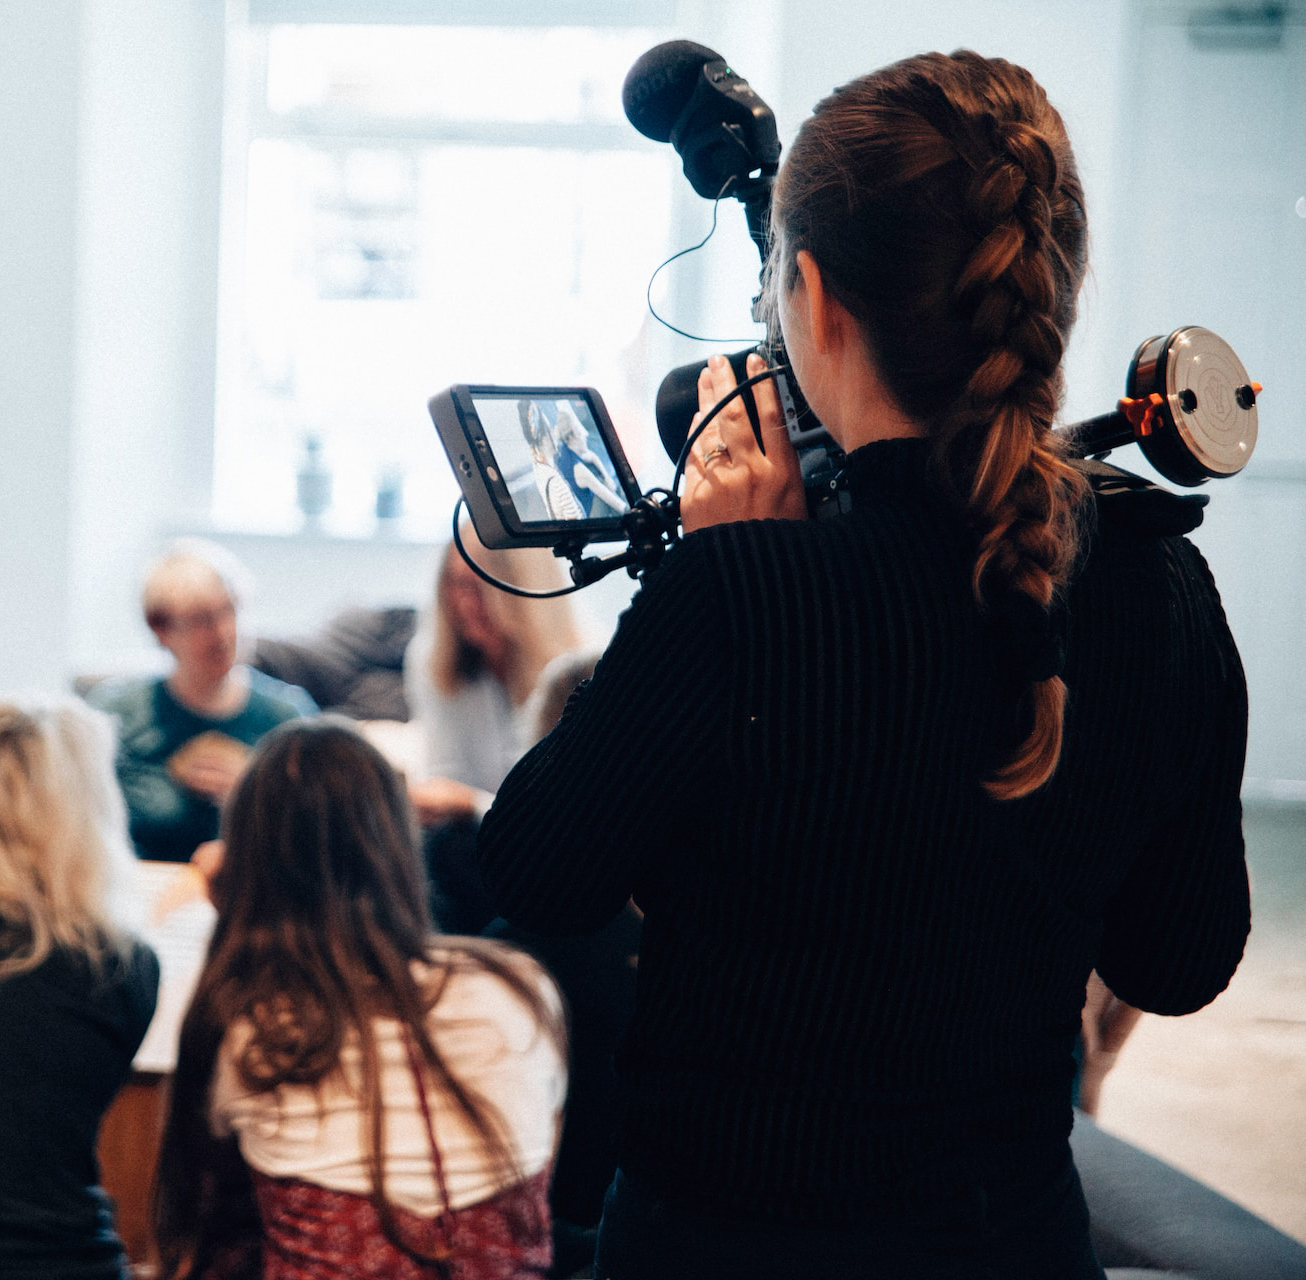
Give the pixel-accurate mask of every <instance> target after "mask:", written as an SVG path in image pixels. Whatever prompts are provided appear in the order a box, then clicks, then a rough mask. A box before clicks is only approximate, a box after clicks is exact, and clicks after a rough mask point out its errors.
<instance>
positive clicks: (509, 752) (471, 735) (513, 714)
mask: <svg viewBox="0 0 1306 1280" xmlns="http://www.w3.org/2000/svg"><path fill="white" fill-rule="evenodd" d="M434 638H435V637H434V631H433V629H432V623H431V620H430V617H429V616H426V617H424V618H423V619H422V620H421V621H420V622H419V624H418V629H417V631H416V633H415V634H414V636H413V638H412V640H411V641H409V644H408V649H407V651H406V652H405V653H404V693H405V695H406V697H407V699H408V707H409V711H410V713H411V714H412V716H413V718H414V719H416V720H420V721H421V725H422V736H423V739H424V741H425V761H424V763H425V766H426V773H425V777H427V778H452V779H453V780H454V781H455V782H464V783H466V784H467V785H468V786H469V787H477V788H479V789H480V790H481V791H488V792H491V793H493V792H495V791H497V790H498V789H499V784H500V783H501V782H502V781H503V780H504V777H505V776H506V775H507V773H508V770H509V769H511V768H512V766H513V765H514V764H516V763H517V760H518V758H519V757H520V756H521V754H522V752H523V751H524V750H525V748H526V745H527V744H526V741H525V727H524V725H523V723H522V717H521V713H520V711H519V710H518V708H516V707H514V706H513V704H512V699H511V698H510V697H509V696H508V691H507V689H505V688H504V687H503V685H501V684H500V683H499V682H498V681H497V680H496V679H494V677H493V676H490V675H486V674H482V675H480V676H478V677H477V678H476V679H475V680H470V681H468V682H467V683H466V684H464V685H463V686H462V688H461V689H459V690H458V692H457V693H454V694H446V693H441V692H440V691H439V690H438V689H437V688H436V687H435V683H434V681H432V679H431V649H432V646H433V644H434Z"/></svg>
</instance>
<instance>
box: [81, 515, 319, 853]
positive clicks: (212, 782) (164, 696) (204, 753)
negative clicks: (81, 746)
mask: <svg viewBox="0 0 1306 1280" xmlns="http://www.w3.org/2000/svg"><path fill="white" fill-rule="evenodd" d="M243 577H244V573H243V570H242V569H241V567H240V566H239V564H238V563H237V562H236V561H235V559H234V558H233V557H231V556H230V555H228V553H227V552H225V551H224V550H223V549H222V548H221V547H217V546H213V545H211V544H209V543H205V542H202V541H200V540H198V539H186V540H183V541H180V542H178V543H176V544H175V545H174V546H173V547H172V549H171V550H169V551H168V553H167V554H166V555H164V556H163V557H162V559H160V560H158V561H157V562H156V563H155V564H154V565H153V566H152V567H151V568H150V570H149V572H148V573H147V574H146V578H145V586H144V591H143V593H142V602H143V604H144V609H145V621H146V623H147V624H148V625H149V628H150V630H151V631H153V632H154V635H155V638H156V639H157V640H158V642H159V644H160V645H162V646H163V648H165V649H166V650H167V651H168V652H169V653H170V654H171V655H172V658H173V669H172V672H171V674H170V675H167V676H165V677H162V678H157V679H146V680H141V679H126V680H117V681H106V682H104V683H102V684H100V685H97V686H96V687H95V688H94V689H93V690H91V692H90V693H89V694H88V700H89V701H90V702H91V703H92V704H93V705H95V706H97V707H98V708H100V709H101V710H102V711H107V712H109V713H110V714H111V715H113V716H115V717H116V718H117V720H118V724H119V750H118V760H117V771H118V781H119V783H120V784H121V786H122V790H123V794H124V796H125V797H126V800H127V808H128V811H129V814H130V818H131V836H132V840H133V842H134V843H135V845H136V851H137V853H138V854H139V855H140V856H141V857H142V858H146V859H149V860H151V861H158V862H186V861H188V860H189V859H190V857H191V855H192V854H193V853H194V852H195V850H196V848H197V847H198V846H199V845H201V844H203V843H204V842H205V841H207V840H212V839H214V838H215V837H216V836H217V834H218V809H219V806H220V805H221V804H222V802H223V801H224V800H225V799H226V798H227V795H228V794H229V793H230V791H231V789H232V788H233V787H234V786H235V784H236V780H237V779H238V778H239V777H240V774H241V772H242V770H243V769H244V766H245V760H246V757H247V756H248V755H249V752H250V750H251V749H252V747H253V746H254V744H255V743H257V742H258V741H259V739H260V738H262V737H263V735H264V734H266V733H267V732H268V731H269V730H271V729H274V728H276V726H277V725H279V724H281V723H282V722H283V721H286V720H292V719H294V718H295V717H297V716H302V715H311V714H313V713H314V712H315V711H316V710H317V708H316V706H315V705H314V703H313V700H312V699H311V698H310V697H309V696H308V694H306V693H305V692H304V691H303V690H302V689H300V688H297V687H296V686H294V685H288V684H283V683H282V682H281V681H279V680H274V679H273V678H272V677H271V676H267V675H264V674H263V673H262V672H259V671H255V670H252V669H251V668H249V667H246V666H244V665H241V664H240V663H239V661H238V659H239V657H240V654H241V634H240V595H241V592H240V583H241V581H242V580H243Z"/></svg>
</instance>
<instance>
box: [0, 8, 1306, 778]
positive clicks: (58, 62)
mask: <svg viewBox="0 0 1306 1280" xmlns="http://www.w3.org/2000/svg"><path fill="white" fill-rule="evenodd" d="M222 9H223V5H222V4H221V3H220V2H219V0H10V3H8V4H7V5H6V6H5V38H4V40H3V41H0V145H2V146H3V148H4V155H5V160H6V164H5V174H6V181H5V183H4V190H3V191H2V192H0V331H3V333H4V335H5V342H4V344H3V349H0V433H2V435H0V447H2V448H3V456H2V460H0V686H5V687H13V686H15V685H33V684H35V685H44V686H47V687H61V686H62V685H63V684H64V682H65V680H66V678H67V677H68V675H69V674H70V673H71V672H73V671H75V670H79V669H91V668H102V667H105V666H112V665H115V664H117V663H119V662H123V661H129V660H136V659H137V658H138V657H139V654H140V651H141V649H142V647H143V646H144V645H145V644H146V643H147V637H146V635H145V634H144V631H143V628H142V627H141V625H140V623H139V622H138V621H137V617H136V606H135V591H136V582H137V574H138V572H139V567H140V565H141V563H142V562H143V561H144V559H145V558H146V557H147V556H148V555H150V554H152V553H153V552H154V551H155V550H156V549H157V548H158V546H159V545H160V544H161V543H162V541H164V540H165V539H166V537H167V536H169V535H170V534H171V533H173V532H175V531H178V530H180V529H194V528H197V527H203V525H204V524H205V522H206V516H207V489H208V482H209V466H210V457H209V448H210V440H211V432H212V421H213V367H214V343H215V338H214V323H215V322H214V312H215V300H216V289H217V226H218V199H219V158H220V156H219V152H220V134H221V82H222V59H223V47H224V39H223V28H222V16H221V15H222ZM1288 11H1289V19H1290V20H1289V23H1288V29H1287V37H1286V40H1285V43H1284V45H1283V46H1282V47H1281V48H1280V49H1279V50H1276V51H1269V52H1261V53H1257V54H1239V55H1236V56H1234V57H1229V56H1222V55H1217V54H1212V53H1209V52H1194V50H1193V49H1192V48H1191V47H1190V46H1189V44H1187V43H1186V41H1185V38H1184V36H1183V31H1182V28H1181V27H1177V26H1175V25H1174V20H1173V15H1174V14H1175V13H1179V14H1180V16H1181V17H1182V14H1183V8H1182V6H1179V5H1173V4H1170V5H1167V4H1160V3H1156V2H1154V0H1103V2H1102V3H1098V4H1095V5H1083V4H1079V3H1076V2H1074V0H1044V2H1043V3H1040V4H1033V3H1030V2H1029V0H991V2H990V3H986V4H983V5H975V4H972V3H968V2H964V0H938V2H937V3H935V4H934V5H932V6H929V7H924V6H918V7H915V8H913V9H912V10H911V11H908V9H907V8H906V7H904V6H898V7H889V6H878V7H874V8H871V9H868V8H866V7H865V6H862V5H853V4H851V3H850V2H849V0H803V2H802V3H800V2H799V0H774V4H773V5H772V6H768V5H767V4H759V3H753V4H750V5H745V4H744V3H743V0H730V3H728V4H717V3H710V2H709V0H680V4H679V12H680V15H681V23H682V29H683V34H684V35H685V36H687V37H689V38H692V39H697V40H699V41H701V42H703V43H705V44H707V45H709V46H711V47H713V48H716V49H718V50H720V51H721V52H722V53H723V54H724V55H725V56H726V57H727V58H728V59H729V60H730V61H731V62H732V64H733V65H734V66H735V67H736V68H737V69H738V70H739V71H740V72H741V73H742V74H744V75H745V76H747V77H748V78H749V79H750V80H751V81H752V82H753V84H754V86H755V87H756V88H757V89H758V91H759V92H760V93H761V94H762V96H763V97H764V98H765V99H766V100H767V101H768V102H769V103H770V104H771V105H772V107H773V108H774V109H775V112H776V115H777V119H778V121H779V124H780V130H781V136H782V138H783V139H785V140H788V139H789V138H790V137H791V136H792V134H793V132H794V130H795V129H796V128H797V126H798V124H799V122H800V121H801V119H802V118H803V116H804V115H805V114H806V112H807V111H808V110H809V109H810V107H811V105H812V104H813V103H814V102H815V101H816V99H817V98H819V97H820V96H822V95H823V94H825V93H826V92H828V91H829V89H830V88H832V87H833V86H834V85H835V84H837V83H840V82H842V81H843V80H846V79H848V78H850V77H851V76H853V75H855V74H858V73H860V72H862V71H865V70H868V69H870V68H872V67H874V66H877V65H881V64H883V63H884V62H887V61H890V60H892V59H894V58H897V57H900V56H903V55H906V54H908V53H912V52H916V51H919V50H921V49H925V48H941V49H945V50H946V49H952V48H956V47H958V46H970V47H973V48H976V49H978V50H979V51H980V52H983V53H990V54H1002V55H1004V56H1008V57H1011V58H1013V59H1014V60H1016V61H1019V62H1022V63H1024V64H1025V65H1027V66H1029V67H1030V68H1031V69H1032V70H1033V71H1034V73H1035V74H1036V75H1037V76H1038V78H1039V79H1040V80H1041V81H1042V82H1043V83H1044V84H1045V85H1046V87H1047V89H1048V92H1049V96H1050V97H1051V98H1052V100H1053V102H1054V103H1056V105H1057V106H1058V107H1059V108H1060V109H1061V111H1062V113H1063V115H1064V116H1065V118H1066V121H1067V124H1068V126H1069V128H1070V132H1071V135H1072V138H1073V139H1074V140H1075V143H1076V149H1077V152H1078V155H1079V160H1080V167H1081V170H1082V173H1083V177H1084V180H1085V184H1086V187H1087V190H1088V197H1089V213H1090V219H1091V222H1092V224H1093V246H1092V247H1093V261H1094V276H1093V279H1092V281H1091V282H1090V286H1089V289H1088V292H1087V295H1086V297H1085V300H1084V306H1083V309H1082V313H1081V321H1080V325H1079V328H1078V331H1077V335H1076V338H1075V340H1074V342H1073V343H1072V347H1071V352H1070V357H1069V369H1068V373H1069V385H1070V391H1069V403H1068V406H1067V414H1068V417H1071V418H1074V417H1081V416H1089V415H1091V414H1094V413H1098V412H1101V411H1103V410H1104V409H1106V408H1109V407H1110V406H1111V404H1112V402H1113V401H1114V399H1115V397H1116V396H1117V395H1118V394H1120V392H1121V390H1122V383H1123V378H1124V372H1125V366H1126V363H1127V361H1128V358H1129V356H1130V354H1131V353H1132V351H1133V349H1134V347H1135V346H1136V345H1137V343H1138V342H1139V341H1140V340H1141V339H1142V338H1144V337H1147V336H1149V335H1150V334H1151V333H1153V332H1157V331H1160V330H1162V329H1168V328H1171V327H1177V326H1178V325H1180V324H1185V323H1202V324H1206V325H1208V326H1209V327H1211V328H1214V329H1216V331H1217V332H1222V333H1224V335H1225V336H1226V337H1228V338H1229V339H1230V340H1231V341H1232V342H1233V343H1234V344H1235V346H1236V347H1237V348H1238V349H1239V351H1240V354H1243V355H1244V358H1245V360H1246V361H1247V363H1248V364H1249V365H1250V366H1252V367H1253V375H1254V376H1256V377H1257V378H1259V380H1260V381H1262V382H1264V383H1265V384H1266V388H1267V391H1266V395H1265V397H1264V398H1263V402H1262V411H1261V430H1262V441H1261V444H1260V446H1259V450H1258V455H1257V457H1256V458H1255V459H1254V460H1253V464H1252V467H1251V468H1249V472H1248V474H1247V475H1246V476H1244V477H1240V478H1238V479H1236V480H1233V481H1228V482H1222V483H1219V484H1216V485H1213V486H1211V496H1212V505H1211V509H1210V510H1211V514H1210V516H1209V518H1208V524H1207V526H1206V528H1204V529H1203V531H1202V532H1201V534H1200V535H1199V540H1200V542H1201V545H1202V546H1203V548H1204V550H1206V551H1207V554H1208V556H1209V557H1210V558H1211V560H1212V563H1213V565H1214V566H1215V568H1216V572H1217V576H1218V577H1219V579H1220V581H1221V584H1222V588H1223V591H1224V595H1225V598H1226V603H1227V605H1228V611H1229V614H1230V619H1231V622H1232V625H1233V626H1234V630H1235V633H1236V634H1237V635H1238V638H1239V641H1240V644H1241V645H1242V648H1243V653H1244V657H1245V659H1246V663H1247V667H1248V673H1249V679H1250V682H1251V686H1252V696H1253V716H1254V718H1253V729H1252V744H1251V753H1250V760H1249V774H1251V775H1252V776H1253V777H1254V778H1256V779H1259V780H1261V782H1264V783H1266V784H1267V785H1268V784H1269V783H1270V782H1273V781H1275V780H1287V781H1288V782H1290V783H1295V784H1296V785H1297V786H1298V787H1300V788H1302V789H1303V792H1304V793H1306V692H1304V691H1303V687H1302V685H1301V682H1300V681H1299V680H1298V679H1297V672H1296V667H1297V665H1298V663H1299V661H1300V657H1301V654H1302V647H1303V639H1302V637H1303V635H1304V634H1306V627H1304V626H1303V623H1306V618H1303V616H1302V613H1303V608H1304V606H1303V603H1302V602H1303V600H1306V590H1303V587H1304V586H1306V582H1304V580H1303V579H1304V578H1306V555H1304V554H1303V552H1306V485H1304V484H1303V481H1304V480H1306V431H1303V430H1302V424H1303V417H1302V409H1301V408H1300V406H1301V404H1302V402H1303V393H1306V386H1303V382H1302V379H1303V377H1304V376H1306V372H1304V371H1303V367H1302V362H1301V351H1300V347H1301V339H1302V335H1303V334H1304V333H1306V314H1304V313H1303V305H1306V304H1304V302H1303V297H1304V296H1306V289H1303V288H1302V287H1301V286H1302V282H1303V280H1306V219H1301V218H1298V217H1296V215H1295V214H1294V213H1292V212H1291V207H1292V204H1293V203H1294V202H1295V200H1296V198H1297V197H1298V196H1303V195H1306V152H1304V151H1303V148H1304V147H1306V142H1304V141H1303V131H1302V130H1301V127H1300V125H1301V121H1302V120H1303V119H1304V118H1306V110H1304V108H1306V63H1304V62H1303V53H1302V48H1303V36H1304V35H1306V26H1304V25H1303V23H1306V16H1304V15H1303V8H1302V4H1301V2H1300V0H1294V3H1293V4H1292V5H1290V6H1288ZM1167 23H1168V24H1169V26H1168V27H1167V25H1166V24H1167ZM1293 183H1295V184H1296V185H1297V186H1299V187H1300V188H1301V190H1296V189H1295V188H1294V187H1293V185H1292V184H1293ZM704 209H706V206H704ZM692 212H693V210H692V208H691V216H692ZM732 219H733V221H732ZM718 234H719V236H721V237H722V240H723V243H722V245H721V246H719V247H720V250H721V253H720V256H719V257H718V258H716V259H714V260H713V265H712V267H711V270H712V272H713V274H714V275H716V276H717V277H718V278H720V279H723V280H725V281H726V282H727V285H726V287H727V289H728V290H733V289H735V288H736V287H737V288H738V291H739V294H740V313H741V314H744V313H745V312H746V303H747V299H748V297H750V296H751V293H752V292H753V291H754V290H755V288H756V271H757V264H756V257H755V254H754V253H753V250H752V247H751V245H749V244H748V242H747V237H746V235H745V233H744V229H743V219H742V215H741V214H740V213H739V212H738V211H737V210H735V209H732V208H724V209H723V210H722V213H721V230H720V232H719V233H718ZM732 237H733V243H731V238H732ZM736 280H737V286H736V283H735V281H736ZM676 358H677V359H679V358H681V357H680V355H679V352H677V353H676ZM684 358H688V356H687V355H686V356H685V357H684ZM1127 452H1129V453H1132V452H1134V451H1132V450H1130V451H1127ZM1119 460H1120V461H1121V462H1122V463H1125V464H1126V465H1131V466H1132V465H1135V461H1136V460H1135V459H1133V458H1125V457H1124V456H1122V457H1121V458H1120V459H1119ZM410 498H411V495H410ZM233 545H234V546H236V548H237V550H239V551H240V552H241V554H243V555H244V556H245V558H246V559H248V560H250V561H251V568H252V569H253V570H254V572H255V574H256V576H258V577H260V578H262V579H263V587H264V589H263V592H262V598H261V602H260V617H261V620H262V622H263V625H264V628H265V629H266V630H278V629H281V628H282V627H287V628H297V627H299V626H300V625H301V624H302V623H303V621H304V620H306V619H309V618H315V617H324V616H325V615H326V613H327V612H328V611H329V609H330V608H331V607H333V606H334V605H335V604H336V603H337V602H339V600H340V599H341V597H342V596H343V595H349V596H350V597H351V598H354V597H357V598H360V599H362V598H365V597H368V596H369V595H376V594H377V593H379V592H381V591H382V590H383V589H384V590H385V592H386V593H387V594H388V593H389V592H391V591H393V592H395V593H396V594H398V593H400V592H402V590H403V588H404V584H405V583H407V582H408V581H409V573H410V571H411V572H413V573H415V574H417V576H418V579H419V580H418V581H415V582H413V584H412V587H411V590H410V592H409V596H410V598H411V599H412V600H414V601H415V600H417V599H419V598H420V597H421V596H422V595H424V593H425V589H426V572H425V571H422V572H420V573H418V570H419V569H422V567H423V566H429V563H430V561H429V556H430V548H425V547H420V546H419V547H413V548H403V549H400V550H395V551H393V553H392V552H391V550H389V549H387V548H386V547H385V545H384V544H379V543H364V544H356V543H337V542H332V541H330V540H322V539H318V540H316V541H314V540H309V541H307V542H301V543H287V544H275V545H274V544H271V543H269V544H262V543H260V542H259V541H258V540H251V539H248V538H246V539H236V540H234V541H233ZM382 564H385V565H387V566H390V571H389V572H385V571H382V570H381V569H380V568H379V567H378V566H380V565H382ZM627 589H628V587H627V586H623V584H622V582H621V581H618V582H617V583H616V584H615V585H613V584H610V585H609V587H608V589H607V595H606V596H605V597H604V600H605V603H604V604H603V605H602V606H601V607H600V608H599V609H598V612H599V613H601V614H603V615H604V616H610V614H611V613H612V612H613V611H614V610H615V608H616V607H617V605H618V604H619V603H620V600H621V598H622V595H623V592H624V591H625V590H627ZM377 602H378V603H379V602H380V601H377ZM1289 790H1291V788H1289Z"/></svg>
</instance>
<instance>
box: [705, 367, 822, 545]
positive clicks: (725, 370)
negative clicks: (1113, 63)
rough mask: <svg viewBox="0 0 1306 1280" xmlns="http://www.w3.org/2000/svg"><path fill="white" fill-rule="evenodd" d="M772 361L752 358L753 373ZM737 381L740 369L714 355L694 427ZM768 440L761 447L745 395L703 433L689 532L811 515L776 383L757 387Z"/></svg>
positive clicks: (764, 437)
mask: <svg viewBox="0 0 1306 1280" xmlns="http://www.w3.org/2000/svg"><path fill="white" fill-rule="evenodd" d="M765 368H766V365H765V364H764V363H763V361H762V358H761V356H759V355H750V356H749V357H748V364H747V372H748V376H749V377H750V378H751V377H752V376H753V375H754V374H758V373H761V372H762V370H763V369H765ZM734 386H735V374H734V370H733V369H731V367H730V362H729V361H728V360H727V359H726V358H725V357H724V356H713V357H712V358H711V359H710V360H709V361H708V362H707V368H706V369H704V370H703V372H702V373H701V374H700V375H699V379H698V413H697V414H695V415H694V420H693V422H692V423H691V424H690V430H691V431H693V430H694V429H695V428H696V427H697V426H698V424H699V423H700V422H701V421H702V419H703V415H704V414H706V413H707V412H708V410H710V409H711V408H712V406H713V405H715V404H716V403H717V402H718V401H719V400H720V399H721V398H722V397H723V396H725V395H727V394H728V393H729V392H730V391H731V390H732V389H733V388H734ZM753 398H754V401H755V402H756V404H757V413H758V419H759V421H760V423H761V427H762V442H763V445H764V446H765V449H766V452H765V453H763V451H762V449H760V448H759V447H758V443H757V438H756V436H754V434H753V427H752V424H751V423H750V422H749V420H748V410H747V409H746V408H745V407H744V400H743V397H742V396H736V397H735V398H734V399H733V400H732V401H731V402H730V403H729V404H728V405H726V407H725V408H724V409H722V410H721V412H720V413H719V414H717V416H716V417H715V418H713V419H712V421H711V422H710V423H709V424H708V427H707V430H706V431H704V432H703V434H702V435H701V436H699V438H698V440H697V441H696V442H695V444H694V448H693V450H692V451H691V453H690V456H689V461H688V463H687V464H686V466H685V492H684V496H683V497H682V498H681V500H680V517H681V523H682V524H683V526H684V529H685V532H686V533H692V532H693V531H694V530H695V529H705V528H707V527H708V526H709V525H714V524H726V523H728V522H730V521H732V520H803V519H805V518H806V517H807V500H806V498H805V497H804V495H803V475H802V470H801V469H800V467H799V465H798V455H797V454H796V453H795V452H794V448H793V445H791V444H790V443H789V436H788V434H787V432H786V431H785V424H784V415H783V414H782V413H781V412H780V399H779V397H778V396H777V395H776V390H775V382H774V381H773V380H772V379H770V378H768V379H765V380H764V381H762V382H758V383H755V384H754V385H753Z"/></svg>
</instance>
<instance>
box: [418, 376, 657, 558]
mask: <svg viewBox="0 0 1306 1280" xmlns="http://www.w3.org/2000/svg"><path fill="white" fill-rule="evenodd" d="M430 410H431V419H432V421H433V422H434V423H435V429H436V431H437V432H438V433H439V435H440V442H441V443H442V444H443V445H444V449H445V452H446V453H447V454H448V455H449V462H450V465H451V466H452V467H453V470H454V475H455V476H456V477H457V479H458V483H459V485H460V486H461V488H462V491H463V497H464V498H465V499H466V501H467V509H468V510H469V511H470V512H471V517H472V524H473V525H474V526H475V528H476V533H477V535H478V536H479V537H480V539H481V541H482V542H483V543H484V544H485V545H486V546H487V547H508V546H517V547H520V546H549V547H552V546H558V545H559V544H561V543H564V542H567V541H569V540H571V539H573V538H579V539H581V540H582V541H584V542H616V541H619V540H621V539H622V538H623V536H624V535H623V534H622V530H621V518H622V516H623V515H624V514H625V512H626V511H627V510H628V509H629V508H630V507H631V506H632V505H633V504H634V503H635V502H637V501H638V500H639V497H640V492H639V489H638V487H637V486H636V483H635V477H634V474H633V472H632V471H631V469H630V464H629V463H628V462H627V461H626V455H625V454H624V453H623V452H622V449H621V444H620V442H619V441H618V439H617V433H616V431H615V430H614V429H613V426H612V419H611V418H609V417H608V411H607V408H606V407H605V406H604V404H603V400H602V398H601V397H600V395H599V393H598V392H597V391H595V390H594V389H593V388H592V387H497V386H467V385H463V384H459V385H457V386H452V387H448V388H446V389H445V390H444V391H441V392H440V393H439V394H438V395H436V396H433V397H432V398H431V401H430Z"/></svg>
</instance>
